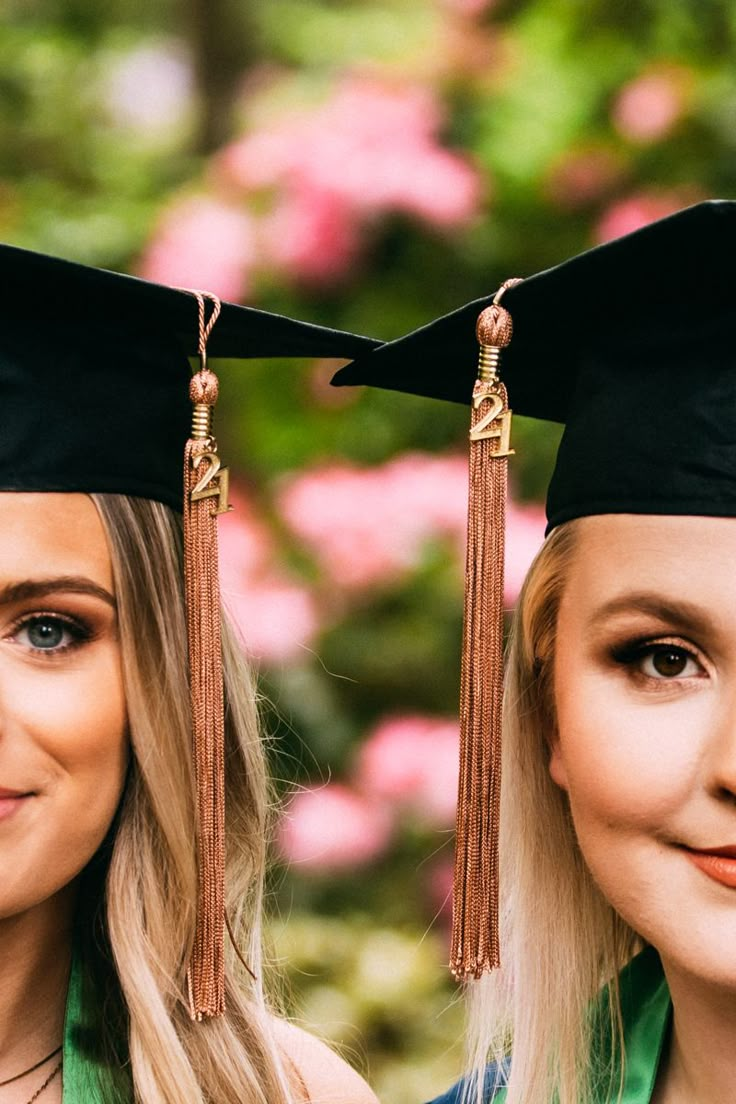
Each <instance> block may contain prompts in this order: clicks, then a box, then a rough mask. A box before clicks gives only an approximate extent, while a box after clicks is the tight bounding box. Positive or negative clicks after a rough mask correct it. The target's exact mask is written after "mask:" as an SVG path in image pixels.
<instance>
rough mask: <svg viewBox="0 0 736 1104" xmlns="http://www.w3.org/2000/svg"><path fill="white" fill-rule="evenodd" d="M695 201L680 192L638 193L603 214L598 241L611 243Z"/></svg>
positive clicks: (598, 227)
mask: <svg viewBox="0 0 736 1104" xmlns="http://www.w3.org/2000/svg"><path fill="white" fill-rule="evenodd" d="M694 201H695V197H694V196H693V197H685V196H684V195H683V194H681V193H679V192H655V191H651V192H636V193H634V194H633V195H629V196H626V197H624V198H623V199H618V200H616V201H615V202H614V203H612V204H611V205H610V206H609V207H607V208H606V210H605V211H604V212H603V214H602V216H601V218H600V219H599V220H598V224H597V226H596V227H595V240H596V241H597V242H607V241H610V240H611V239H612V238H620V237H622V236H623V235H624V234H631V233H633V232H634V230H640V229H641V228H642V227H643V226H647V225H648V224H649V223H650V222H656V220H657V219H660V218H664V217H665V216H666V215H671V214H674V212H675V211H679V210H680V208H681V207H684V206H686V205H687V203H688V202H694Z"/></svg>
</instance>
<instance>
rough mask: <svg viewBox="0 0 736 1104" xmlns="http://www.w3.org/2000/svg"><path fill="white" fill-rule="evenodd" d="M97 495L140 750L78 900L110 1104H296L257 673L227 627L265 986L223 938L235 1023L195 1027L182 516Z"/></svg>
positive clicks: (256, 961)
mask: <svg viewBox="0 0 736 1104" xmlns="http://www.w3.org/2000/svg"><path fill="white" fill-rule="evenodd" d="M92 497H93V501H94V502H95V504H96V506H97V509H98V511H99V513H100V516H101V518H102V520H103V523H104V525H105V528H106V530H107V534H108V538H109V543H110V550H111V556H112V564H113V572H114V578H115V588H116V594H117V603H118V622H119V633H120V643H121V654H122V662H123V676H124V682H125V692H126V701H127V708H128V723H129V729H130V743H131V759H130V767H129V773H128V778H127V782H126V786H125V792H124V795H123V799H122V803H121V807H120V809H119V812H118V815H117V818H116V823H115V825H114V826H113V828H112V830H111V833H110V839H109V842H108V844H107V847H106V848H105V849H103V851H104V852H105V854H104V856H103V858H102V859H101V860H100V859H99V858H98V860H97V867H98V870H97V872H96V874H93V875H92V878H91V881H92V883H94V884H93V888H92V889H91V890H90V889H89V887H88V888H87V890H86V893H85V894H83V900H82V905H81V906H80V925H81V926H82V927H85V926H86V928H87V932H88V934H91V936H92V938H90V939H88V940H87V941H86V943H87V949H86V950H85V949H84V948H82V950H81V955H82V961H83V968H84V972H85V985H86V988H87V989H88V990H89V991H90V992H92V993H93V995H94V996H95V999H96V1001H97V1003H98V1005H99V1004H100V1003H102V1005H103V1008H102V1009H101V1012H102V1014H101V1015H100V1016H99V1020H98V1023H99V1025H100V1030H99V1032H98V1036H99V1037H98V1038H97V1040H96V1041H95V1043H94V1049H95V1052H96V1055H95V1056H96V1058H97V1062H98V1067H99V1070H100V1075H99V1080H100V1082H101V1087H102V1089H103V1099H104V1100H105V1101H106V1102H107V1101H108V1100H110V1101H117V1100H118V1099H126V1096H127V1097H130V1096H132V1098H133V1099H134V1100H135V1101H136V1102H140V1104H288V1102H290V1101H291V1100H292V1095H291V1090H290V1086H289V1079H290V1075H289V1073H288V1072H287V1070H285V1068H284V1065H283V1061H282V1058H281V1056H280V1055H279V1051H278V1049H277V1047H276V1045H275V1043H274V1040H273V1038H272V1031H271V1020H270V1015H269V1012H268V1010H267V1007H266V1002H265V998H264V992H263V985H262V981H261V980H260V979H261V978H262V974H263V963H262V958H261V947H260V935H261V931H260V917H261V907H262V893H263V874H264V863H265V848H266V839H267V836H268V825H267V809H268V791H267V784H266V773H265V768H264V754H263V749H262V744H261V739H260V733H259V725H258V716H257V708H256V694H255V688H254V684H253V678H252V674H251V672H250V670H249V668H248V666H247V664H246V662H245V660H244V658H243V656H242V651H241V649H240V648H239V647H238V645H237V644H236V642H235V641H234V638H233V634H232V632H231V631H230V630H229V629H228V626H227V623H226V622H225V624H224V629H223V667H224V681H225V702H226V737H225V739H226V777H227V782H226V847H227V875H226V893H227V902H226V905H227V912H228V916H229V918H230V921H231V924H232V928H233V931H234V932H235V933H236V935H237V939H238V943H239V946H240V950H241V953H242V954H243V956H244V958H245V960H246V961H247V963H248V965H249V967H250V969H251V970H252V971H253V972H254V974H255V975H256V977H257V978H258V979H259V980H258V981H256V980H254V979H253V978H252V977H251V976H250V975H249V974H248V973H247V972H246V970H245V969H244V968H243V967H242V965H241V964H240V962H239V961H238V959H237V957H236V955H235V952H234V951H233V948H232V947H231V946H230V945H229V944H228V947H227V951H226V985H227V1009H228V1011H227V1014H226V1015H225V1016H224V1017H223V1018H221V1019H216V1020H211V1021H208V1022H203V1023H192V1021H191V1020H190V1018H189V1014H188V1011H187V999H186V988H185V973H186V966H187V960H188V956H189V950H190V947H191V944H192V940H193V929H194V905H193V902H194V901H195V872H196V867H195V862H196V854H195V845H194V840H195V818H194V802H193V792H194V783H193V765H192V757H191V754H190V721H189V713H188V709H189V706H188V680H187V653H186V631H185V616H184V603H183V588H182V551H181V548H182V541H181V525H180V519H179V518H177V516H176V515H175V514H174V513H173V511H171V510H170V509H168V508H167V507H165V506H163V505H161V504H159V503H156V502H149V501H147V500H145V499H136V498H128V497H124V496H120V495H93V496H92ZM101 692H102V693H104V688H101ZM92 866H93V868H94V866H95V864H94V863H93V864H92ZM85 900H86V905H85ZM126 1059H129V1062H128V1063H127V1064H126V1066H125V1068H124V1072H123V1074H122V1075H121V1074H120V1073H119V1068H120V1065H121V1061H122V1062H124V1061H125V1060H126ZM131 1090H132V1092H131Z"/></svg>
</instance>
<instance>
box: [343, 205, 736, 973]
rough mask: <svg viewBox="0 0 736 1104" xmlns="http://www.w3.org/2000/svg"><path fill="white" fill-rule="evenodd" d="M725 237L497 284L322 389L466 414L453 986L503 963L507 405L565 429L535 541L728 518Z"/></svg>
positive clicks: (662, 230)
mask: <svg viewBox="0 0 736 1104" xmlns="http://www.w3.org/2000/svg"><path fill="white" fill-rule="evenodd" d="M735 240H736V202H731V201H724V200H712V201H709V202H705V203H700V204H697V205H696V206H693V207H689V208H687V209H685V210H683V211H680V212H678V213H676V214H674V215H671V216H669V217H668V218H665V219H662V220H660V221H658V222H655V223H652V224H650V225H649V226H646V227H644V228H643V229H641V230H638V231H636V232H635V233H633V234H630V235H627V236H626V237H623V238H619V239H617V240H615V241H612V242H610V243H607V244H605V245H601V246H599V247H597V248H595V249H591V250H589V251H587V252H585V253H582V254H581V255H579V256H577V257H574V258H572V259H571V260H568V261H566V262H564V263H563V264H560V265H558V266H556V267H555V268H551V269H547V270H546V271H544V272H540V273H539V274H537V275H535V276H531V277H530V278H528V279H526V280H523V281H518V280H511V281H507V282H506V284H505V285H502V287H501V288H500V289H499V290H498V292H496V294H495V295H492V296H489V297H486V298H482V299H477V300H476V301H475V302H472V303H468V304H467V305H465V306H463V307H461V308H460V309H459V310H456V311H453V312H452V313H451V314H448V315H445V316H444V317H442V318H439V319H436V320H435V321H433V322H430V323H429V324H428V325H426V326H424V327H422V328H421V329H418V330H415V331H414V332H413V333H410V334H408V335H407V336H405V337H402V338H399V339H398V340H396V341H393V342H389V343H387V344H386V345H384V346H382V347H380V348H378V349H376V350H374V351H371V352H369V353H367V354H366V355H365V356H362V357H359V358H358V359H357V360H356V361H354V362H353V363H352V364H350V365H348V366H347V367H346V368H344V369H342V370H341V371H339V372H338V373H337V375H336V376H335V378H334V380H333V383H335V384H336V385H339V386H341V385H348V384H370V385H371V386H374V387H385V388H389V389H392V390H396V391H405V392H409V393H411V394H416V395H424V396H431V397H435V398H440V399H446V400H450V401H453V402H466V403H468V402H469V403H471V405H472V416H471V431H470V442H471V443H470V506H469V519H468V553H467V570H466V598H465V618H464V630H463V664H462V677H461V702H460V715H461V768H460V789H459V795H458V821H457V843H456V866H455V895H454V907H453V938H452V950H451V967H452V969H453V972H454V973H455V974H456V976H458V977H467V976H475V977H478V976H479V975H480V974H481V973H483V972H484V971H485V970H486V969H489V968H493V967H494V966H496V965H498V963H499V946H498V854H497V848H498V805H499V796H500V790H499V786H500V732H501V696H502V678H503V672H502V655H503V605H502V603H503V554H504V504H505V493H506V492H505V487H506V468H507V464H508V458H509V457H510V456H512V455H513V445H512V433H511V412H510V410H509V406H511V407H512V408H513V410H514V411H515V412H517V413H519V414H525V415H530V416H532V417H535V418H543V419H549V420H552V421H557V422H562V423H564V425H565V429H564V433H563V437H562V441H561V444H560V448H559V452H558V457H557V463H556V466H555V470H554V474H553V476H552V479H551V482H550V486H549V492H548V497H547V517H548V522H549V524H548V530H547V531H548V532H549V530H550V529H552V528H554V527H555V526H557V525H560V524H561V523H563V522H565V521H569V520H571V519H573V518H578V517H584V516H587V515H591V514H609V513H636V514H680V515H682V514H689V515H707V516H724V517H733V516H736V396H735V392H736V377H735V376H734V369H735V368H736V351H735V349H736V346H735V343H734V337H735V332H736V305H735V303H734V292H733V262H732V254H731V250H730V247H729V246H728V243H729V242H732V243H733V242H734V241H735ZM479 343H480V356H479V350H478V346H479Z"/></svg>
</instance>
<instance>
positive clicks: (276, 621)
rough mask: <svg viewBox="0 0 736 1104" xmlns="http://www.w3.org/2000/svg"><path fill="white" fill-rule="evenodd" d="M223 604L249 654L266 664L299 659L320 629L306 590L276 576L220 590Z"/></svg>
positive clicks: (315, 611) (312, 599) (314, 607)
mask: <svg viewBox="0 0 736 1104" xmlns="http://www.w3.org/2000/svg"><path fill="white" fill-rule="evenodd" d="M223 602H224V604H225V608H226V609H227V611H228V614H229V615H230V617H231V619H232V621H233V623H234V624H235V626H236V627H237V629H238V634H239V636H240V638H241V640H242V641H243V644H244V645H245V648H246V650H247V651H248V653H249V654H250V655H252V656H253V657H254V658H256V659H259V660H262V661H263V662H265V663H284V662H287V661H288V660H293V659H296V658H298V657H299V656H300V655H302V654H303V652H304V649H305V648H308V647H309V646H310V645H311V643H312V641H313V639H314V637H315V635H316V633H317V630H318V629H319V616H318V614H317V607H316V605H315V602H314V598H313V597H312V595H311V594H310V593H309V591H308V590H306V589H305V588H304V587H302V586H299V585H297V584H296V583H292V582H289V581H288V580H287V579H285V578H284V577H283V576H281V575H278V574H276V573H274V574H273V575H271V576H268V575H265V576H261V577H260V578H258V579H256V580H252V581H250V582H249V583H248V584H246V585H245V586H242V587H241V588H240V589H239V590H238V591H237V592H233V591H230V592H228V591H224V590H223Z"/></svg>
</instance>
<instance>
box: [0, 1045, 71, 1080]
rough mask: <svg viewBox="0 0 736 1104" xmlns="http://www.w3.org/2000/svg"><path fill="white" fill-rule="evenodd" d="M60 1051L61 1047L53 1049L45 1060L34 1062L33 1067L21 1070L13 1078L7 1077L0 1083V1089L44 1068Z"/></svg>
mask: <svg viewBox="0 0 736 1104" xmlns="http://www.w3.org/2000/svg"><path fill="white" fill-rule="evenodd" d="M60 1050H61V1046H57V1047H54V1049H53V1050H52V1051H51V1053H50V1054H47V1055H46V1057H45V1058H42V1059H41V1061H40V1062H36V1064H35V1066H29V1067H28V1069H24V1070H21V1072H20V1073H16V1074H14V1076H13V1077H7V1078H6V1079H5V1080H4V1081H0V1089H2V1088H4V1087H5V1085H12V1084H13V1082H14V1081H20V1079H21V1077H26V1076H27V1075H28V1074H29V1073H33V1072H34V1071H35V1070H37V1069H40V1068H41V1066H45V1065H46V1063H47V1062H48V1060H49V1058H53V1057H54V1055H55V1054H58V1053H59V1051H60Z"/></svg>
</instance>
